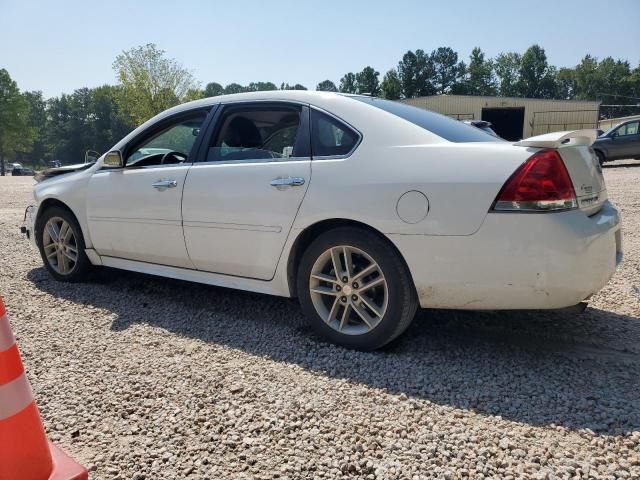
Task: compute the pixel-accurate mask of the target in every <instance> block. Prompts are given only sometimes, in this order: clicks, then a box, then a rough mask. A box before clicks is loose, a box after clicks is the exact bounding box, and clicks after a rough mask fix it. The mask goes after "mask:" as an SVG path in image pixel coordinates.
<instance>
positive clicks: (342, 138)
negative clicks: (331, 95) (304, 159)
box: [311, 110, 359, 157]
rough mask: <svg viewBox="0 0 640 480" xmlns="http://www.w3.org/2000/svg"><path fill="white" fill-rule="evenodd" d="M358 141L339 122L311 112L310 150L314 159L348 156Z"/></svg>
mask: <svg viewBox="0 0 640 480" xmlns="http://www.w3.org/2000/svg"><path fill="white" fill-rule="evenodd" d="M358 140H359V136H358V134H357V133H356V132H355V131H353V130H352V129H351V128H350V127H348V126H346V125H345V124H344V123H342V122H341V121H339V120H337V119H335V118H333V117H331V116H329V115H327V114H325V113H322V112H319V111H318V110H311V150H312V152H313V156H314V157H335V156H343V155H348V154H349V153H350V152H351V151H352V150H353V149H354V148H355V146H356V145H357V144H358Z"/></svg>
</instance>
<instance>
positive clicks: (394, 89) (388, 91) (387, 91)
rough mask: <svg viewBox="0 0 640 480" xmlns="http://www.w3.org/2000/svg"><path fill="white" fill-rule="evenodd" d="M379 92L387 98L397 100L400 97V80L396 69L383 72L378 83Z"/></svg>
mask: <svg viewBox="0 0 640 480" xmlns="http://www.w3.org/2000/svg"><path fill="white" fill-rule="evenodd" d="M380 93H381V94H382V96H383V97H384V98H387V99H389V100H397V99H399V98H400V97H402V82H401V81H400V77H399V76H398V72H397V71H396V70H389V71H388V72H387V73H385V74H384V78H383V79H382V83H381V84H380Z"/></svg>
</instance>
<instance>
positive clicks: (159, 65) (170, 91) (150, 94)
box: [113, 43, 198, 124]
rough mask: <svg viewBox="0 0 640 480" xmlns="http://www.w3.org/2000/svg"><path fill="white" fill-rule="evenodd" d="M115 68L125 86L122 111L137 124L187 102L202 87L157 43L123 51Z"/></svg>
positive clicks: (122, 84) (123, 86)
mask: <svg viewBox="0 0 640 480" xmlns="http://www.w3.org/2000/svg"><path fill="white" fill-rule="evenodd" d="M113 69H114V70H115V72H116V76H117V78H118V82H119V83H120V86H121V87H122V88H121V90H120V94H121V95H120V97H119V104H120V108H121V109H122V111H123V112H125V113H126V114H127V115H129V116H130V117H131V119H132V120H133V122H134V123H135V124H140V123H143V122H145V121H146V120H148V119H149V118H151V117H153V116H154V115H157V114H158V113H160V112H162V111H164V110H166V109H167V108H170V107H173V106H174V105H177V104H179V103H181V102H183V101H185V100H186V99H188V97H187V94H188V93H189V92H190V91H191V90H193V89H195V88H197V87H198V84H197V82H196V81H195V80H194V78H193V75H192V74H191V72H189V70H186V69H185V68H184V67H182V65H180V64H179V63H177V62H176V61H175V60H174V59H172V58H166V56H165V52H164V50H160V49H159V48H158V47H157V46H156V45H155V44H153V43H148V44H147V45H144V46H141V47H135V48H132V49H130V50H126V51H124V52H122V53H121V54H120V55H118V56H117V57H116V59H115V61H114V62H113Z"/></svg>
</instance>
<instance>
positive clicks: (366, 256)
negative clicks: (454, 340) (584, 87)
mask: <svg viewBox="0 0 640 480" xmlns="http://www.w3.org/2000/svg"><path fill="white" fill-rule="evenodd" d="M594 139H595V131H586V130H584V131H577V132H560V133H553V134H547V135H543V136H541V137H536V138H531V139H528V140H524V141H521V142H518V143H516V144H512V143H508V142H505V141H501V140H499V139H496V138H495V137H493V136H491V135H488V134H487V133H485V132H483V131H481V130H479V129H477V128H474V127H471V126H468V125H464V124H463V123H462V122H458V121H456V120H452V119H449V118H447V117H444V116H441V115H438V114H435V113H432V112H429V111H426V110H422V109H418V108H415V107H411V106H408V105H404V104H402V103H396V102H390V101H386V100H381V99H377V98H371V97H366V96H349V95H341V94H335V93H328V92H306V91H276V92H257V93H244V94H238V95H228V96H220V97H214V98H208V99H204V100H199V101H196V102H191V103H186V104H183V105H180V106H178V107H175V108H172V109H170V110H168V111H166V112H163V113H161V114H159V115H158V116H156V117H154V118H152V119H151V120H149V121H148V122H146V123H145V124H144V125H142V126H140V127H139V128H137V129H136V130H135V131H133V132H132V133H131V134H129V135H128V136H127V137H125V138H124V139H123V140H122V141H120V142H119V143H118V144H116V145H115V146H114V147H113V149H112V150H111V151H110V152H109V153H107V154H106V155H103V156H102V157H101V158H100V159H99V160H98V161H97V162H96V163H95V164H94V165H92V166H90V167H89V168H85V169H84V170H82V171H78V172H72V173H65V174H63V175H58V176H55V177H51V178H48V179H45V180H44V181H41V182H40V183H38V184H36V185H35V187H34V197H35V202H36V204H35V205H34V206H32V207H30V208H29V209H28V211H27V217H28V221H27V227H26V230H27V231H28V233H29V236H30V238H31V239H32V240H33V241H34V242H35V244H36V245H37V247H38V248H39V250H40V252H41V255H42V258H43V260H44V264H45V266H46V267H47V269H48V270H49V271H50V273H51V275H53V276H54V277H55V278H56V279H58V280H61V281H77V280H81V279H83V278H84V277H85V274H86V273H87V270H88V269H89V267H90V266H91V265H106V266H109V267H116V268H121V269H125V270H132V271H136V272H144V273H148V274H154V275H160V276H166V277H172V278H178V279H183V280H191V281H195V282H202V283H207V284H212V285H220V286H225V287H232V288H238V289H243V290H250V291H255V292H263V293H267V294H273V295H281V296H286V297H290V296H297V297H298V298H299V300H300V303H301V305H302V309H303V310H304V312H305V313H306V315H307V316H308V318H309V320H310V322H311V323H312V325H313V326H314V327H315V328H316V330H317V331H318V332H320V334H322V335H323V336H324V337H325V338H327V339H328V340H330V341H333V342H335V343H338V344H340V345H344V346H347V347H351V348H357V349H365V350H370V349H375V348H378V347H381V346H382V345H384V344H386V343H388V342H389V341H391V340H393V339H394V338H395V337H397V336H398V335H400V334H401V333H402V332H403V331H404V330H405V329H406V328H407V326H408V325H409V323H410V322H411V320H412V319H413V317H414V314H415V311H416V308H417V307H418V306H421V307H423V308H451V309H472V310H481V309H482V310H484V309H492V310H493V309H558V308H563V307H568V306H574V305H577V304H580V303H581V302H583V301H584V300H586V299H588V298H589V297H590V296H591V295H592V294H594V293H595V292H597V291H598V290H599V289H600V288H602V286H603V285H605V284H606V283H607V281H608V280H609V278H610V277H611V276H612V274H613V273H614V271H615V269H616V265H617V262H619V261H620V259H621V256H622V254H621V232H620V218H619V216H618V212H617V210H616V209H615V208H614V207H613V205H611V203H609V202H608V201H607V191H606V189H605V184H604V180H603V177H602V173H601V170H600V168H599V165H598V162H597V160H596V158H595V155H594V153H593V151H592V150H591V148H590V144H591V143H592V142H593V140H594Z"/></svg>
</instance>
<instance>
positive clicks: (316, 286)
mask: <svg viewBox="0 0 640 480" xmlns="http://www.w3.org/2000/svg"><path fill="white" fill-rule="evenodd" d="M298 294H299V297H300V303H301V305H302V307H303V310H304V311H305V313H306V314H307V316H308V317H309V318H310V319H311V323H312V325H313V326H314V328H315V329H316V331H318V333H320V334H321V335H322V336H324V337H325V338H327V339H328V340H330V341H332V342H334V343H337V344H339V345H343V346H346V347H349V348H355V349H359V350H374V349H376V348H379V347H381V346H383V345H384V344H386V343H388V342H390V341H391V340H393V339H394V338H396V337H397V336H398V335H400V334H401V333H402V332H403V331H404V330H405V329H406V328H407V327H408V326H409V324H410V323H411V320H412V319H413V316H414V314H415V310H416V306H417V301H416V295H415V290H414V288H413V284H412V282H411V278H410V275H409V273H408V271H407V269H406V267H405V265H404V262H403V260H402V259H401V258H400V257H399V255H398V254H396V253H395V252H394V251H393V250H392V249H391V248H389V245H388V244H387V242H386V241H385V240H383V239H381V238H380V237H379V236H377V235H375V234H374V233H372V232H369V231H367V230H361V229H357V228H340V229H336V230H332V231H329V232H327V233H325V234H323V235H321V236H320V237H318V239H317V240H316V241H314V242H313V243H312V244H311V245H310V246H309V248H308V249H307V251H306V252H305V253H304V255H303V258H302V261H301V264H300V269H299V272H298Z"/></svg>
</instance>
